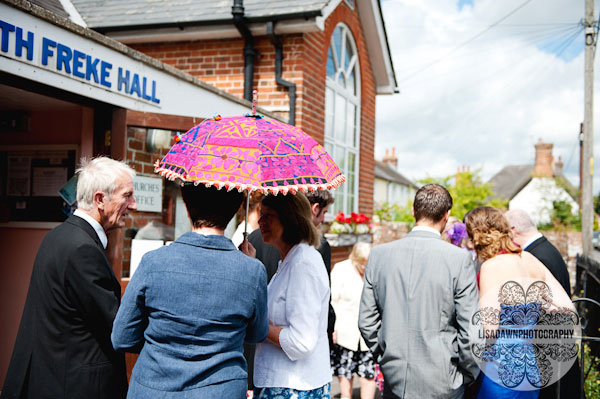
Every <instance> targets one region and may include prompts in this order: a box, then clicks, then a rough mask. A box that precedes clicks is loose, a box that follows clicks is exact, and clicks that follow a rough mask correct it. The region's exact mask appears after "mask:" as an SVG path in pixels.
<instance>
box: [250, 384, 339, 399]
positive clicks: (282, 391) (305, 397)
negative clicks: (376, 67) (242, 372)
mask: <svg viewBox="0 0 600 399" xmlns="http://www.w3.org/2000/svg"><path fill="white" fill-rule="evenodd" d="M330 395H331V384H329V383H327V384H325V385H323V386H322V387H320V388H316V389H311V390H309V391H300V390H298V389H292V388H263V389H262V391H260V394H259V395H258V399H330V397H331V396H330Z"/></svg>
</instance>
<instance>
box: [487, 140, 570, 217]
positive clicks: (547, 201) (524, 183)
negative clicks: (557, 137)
mask: <svg viewBox="0 0 600 399" xmlns="http://www.w3.org/2000/svg"><path fill="white" fill-rule="evenodd" d="M552 147H553V145H552V144H549V143H543V142H542V141H541V139H540V141H538V143H537V144H536V145H535V163H534V164H533V165H531V164H527V165H509V166H505V167H504V168H503V169H502V170H501V171H500V172H498V173H497V174H496V175H495V176H493V177H492V178H491V179H490V180H489V183H490V184H491V186H492V190H494V193H495V195H494V198H498V199H502V200H508V201H509V203H508V208H509V209H523V210H524V211H526V212H527V213H529V215H530V216H531V218H532V219H533V221H534V222H535V223H536V224H538V225H540V224H545V223H549V222H550V219H551V214H552V209H553V201H565V202H567V203H568V204H570V205H571V209H572V211H573V214H576V213H577V212H579V204H578V203H577V201H576V200H575V191H576V190H575V189H574V187H573V186H572V185H571V183H570V182H569V181H568V180H567V179H566V178H565V176H564V175H563V172H562V168H563V162H562V160H561V158H560V157H559V158H558V161H557V162H554V157H553V156H552Z"/></svg>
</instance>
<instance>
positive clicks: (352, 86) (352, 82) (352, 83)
mask: <svg viewBox="0 0 600 399" xmlns="http://www.w3.org/2000/svg"><path fill="white" fill-rule="evenodd" d="M355 69H356V67H354V68H352V72H351V73H350V76H348V85H347V86H346V88H347V89H348V90H350V93H352V94H354V95H356V76H355V75H354V70H355Z"/></svg>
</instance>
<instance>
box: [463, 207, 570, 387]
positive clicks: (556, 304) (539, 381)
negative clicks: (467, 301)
mask: <svg viewBox="0 0 600 399" xmlns="http://www.w3.org/2000/svg"><path fill="white" fill-rule="evenodd" d="M464 219H465V224H466V227H467V233H468V234H469V237H470V239H471V240H472V242H473V245H474V247H475V251H476V252H477V257H478V258H479V259H480V260H481V261H482V262H483V264H482V266H481V270H480V272H479V273H478V275H477V277H478V284H479V302H480V307H481V310H480V312H479V319H477V318H474V320H480V323H481V326H482V327H483V335H484V337H485V339H486V344H485V345H482V346H480V347H475V348H474V351H475V352H479V355H476V356H477V359H478V362H479V366H480V368H481V369H482V371H483V373H481V374H480V385H479V387H478V388H477V398H494V399H500V398H517V399H523V398H538V396H539V388H540V387H544V386H547V385H549V384H552V383H553V382H555V381H556V380H557V379H558V378H559V377H560V376H558V375H557V373H558V372H557V371H556V370H557V368H556V367H555V364H553V363H551V361H549V360H547V359H546V357H545V355H544V353H543V351H542V352H540V350H539V349H540V347H539V346H538V345H537V343H538V341H536V339H535V333H536V330H538V327H539V326H538V324H540V325H542V324H547V323H545V321H544V320H547V319H544V317H545V316H546V315H550V314H554V315H555V316H556V315H557V313H562V314H569V312H571V310H572V309H573V307H572V304H571V301H570V299H569V297H568V295H567V294H566V292H565V291H564V289H563V288H562V287H561V285H560V284H559V283H558V281H556V279H555V278H554V276H552V274H551V273H550V271H549V270H548V269H547V268H546V267H545V266H544V265H543V264H542V263H541V262H540V261H538V260H537V259H536V258H535V257H534V256H533V255H531V254H530V253H528V252H525V251H522V250H521V248H519V246H517V245H516V244H515V243H513V241H512V233H511V229H510V224H509V223H508V221H507V220H506V219H505V218H504V216H503V215H502V213H501V212H500V211H499V210H498V209H495V208H492V207H489V206H482V207H477V208H475V209H473V210H472V211H470V212H469V213H467V214H466V215H465V218H464ZM553 320H555V319H553ZM531 337H534V338H531ZM545 343H546V344H547V342H545ZM547 346H548V345H546V347H547ZM515 348H516V349H515ZM575 354H576V351H575ZM568 361H569V362H570V363H568V366H570V365H571V364H572V361H571V359H568ZM561 367H564V365H561ZM567 369H568V367H567ZM564 372H566V371H564ZM564 372H563V374H564Z"/></svg>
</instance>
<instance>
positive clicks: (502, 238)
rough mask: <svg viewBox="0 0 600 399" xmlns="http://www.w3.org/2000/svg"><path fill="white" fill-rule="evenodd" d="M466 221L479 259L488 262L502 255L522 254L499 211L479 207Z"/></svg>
mask: <svg viewBox="0 0 600 399" xmlns="http://www.w3.org/2000/svg"><path fill="white" fill-rule="evenodd" d="M464 219H465V224H466V225H467V234H468V235H469V238H470V239H471V241H472V242H473V246H474V247H475V251H476V252H477V257H479V259H481V260H483V261H486V260H488V259H491V258H493V257H494V256H496V255H498V254H500V253H512V254H520V253H521V248H519V247H518V246H517V245H516V244H515V243H513V241H512V232H511V230H510V224H509V223H508V221H507V220H506V219H505V218H504V216H503V215H502V212H500V211H499V210H498V209H496V208H492V207H491V206H478V207H477V208H475V209H473V210H471V211H469V212H468V213H467V214H466V215H465V218H464Z"/></svg>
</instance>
